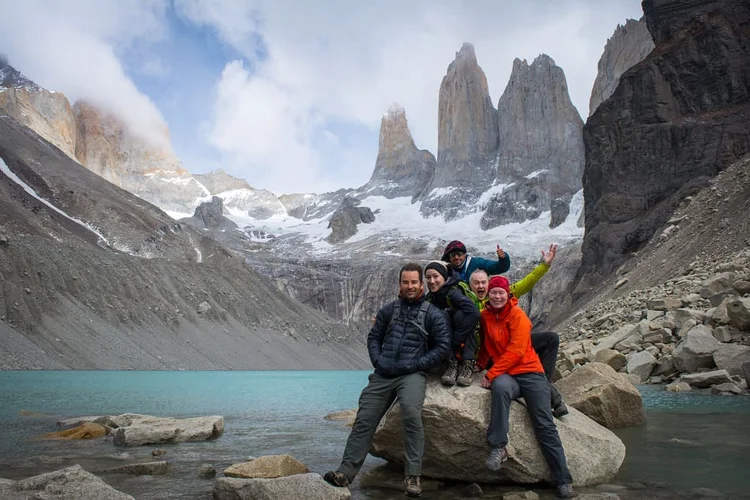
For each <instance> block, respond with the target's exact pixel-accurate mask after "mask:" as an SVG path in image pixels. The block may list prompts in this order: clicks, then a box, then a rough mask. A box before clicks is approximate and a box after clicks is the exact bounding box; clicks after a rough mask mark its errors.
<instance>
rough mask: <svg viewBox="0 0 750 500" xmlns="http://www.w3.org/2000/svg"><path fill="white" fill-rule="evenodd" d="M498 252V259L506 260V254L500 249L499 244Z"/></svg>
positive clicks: (498, 245)
mask: <svg viewBox="0 0 750 500" xmlns="http://www.w3.org/2000/svg"><path fill="white" fill-rule="evenodd" d="M496 252H497V258H498V259H504V258H505V252H504V251H503V249H502V248H500V244H499V243H498V244H497V250H496Z"/></svg>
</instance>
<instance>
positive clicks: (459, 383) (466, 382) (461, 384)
mask: <svg viewBox="0 0 750 500" xmlns="http://www.w3.org/2000/svg"><path fill="white" fill-rule="evenodd" d="M472 383H474V381H473V380H471V381H468V380H463V381H462V380H456V384H458V385H460V386H461V387H469V386H470V385H471V384H472Z"/></svg>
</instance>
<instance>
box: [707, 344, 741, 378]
mask: <svg viewBox="0 0 750 500" xmlns="http://www.w3.org/2000/svg"><path fill="white" fill-rule="evenodd" d="M713 357H714V363H716V367H717V368H719V369H720V370H726V371H728V372H729V374H730V375H741V374H742V366H743V365H744V364H745V363H748V362H750V347H748V346H744V345H736V344H722V345H720V346H719V347H718V348H717V349H716V351H714V354H713Z"/></svg>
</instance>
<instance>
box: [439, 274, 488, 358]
mask: <svg viewBox="0 0 750 500" xmlns="http://www.w3.org/2000/svg"><path fill="white" fill-rule="evenodd" d="M427 301H428V302H430V303H432V305H434V306H435V307H437V308H439V309H442V310H444V311H446V312H447V313H448V314H449V316H450V327H451V342H452V347H451V348H452V349H453V350H454V351H455V350H456V349H458V347H459V346H460V345H461V344H463V343H464V342H466V339H467V338H468V337H469V335H472V334H473V333H474V331H475V329H476V327H477V324H478V323H479V317H480V314H479V309H478V308H477V306H476V304H474V301H473V300H471V298H470V297H467V296H466V295H464V293H463V291H462V290H461V287H460V286H459V285H458V277H457V276H456V275H455V274H453V275H452V276H449V277H448V280H447V281H446V282H445V284H444V285H443V286H442V287H440V290H438V291H437V292H435V293H432V292H430V293H428V294H427Z"/></svg>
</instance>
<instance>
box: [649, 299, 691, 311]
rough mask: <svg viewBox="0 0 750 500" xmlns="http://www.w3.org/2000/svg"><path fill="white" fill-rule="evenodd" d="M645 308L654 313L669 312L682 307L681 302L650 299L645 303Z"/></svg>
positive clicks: (678, 300) (677, 300)
mask: <svg viewBox="0 0 750 500" xmlns="http://www.w3.org/2000/svg"><path fill="white" fill-rule="evenodd" d="M646 307H648V308H649V309H652V310H654V311H671V310H673V309H678V308H680V307H682V300H680V299H673V298H666V299H652V300H649V301H648V302H646Z"/></svg>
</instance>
